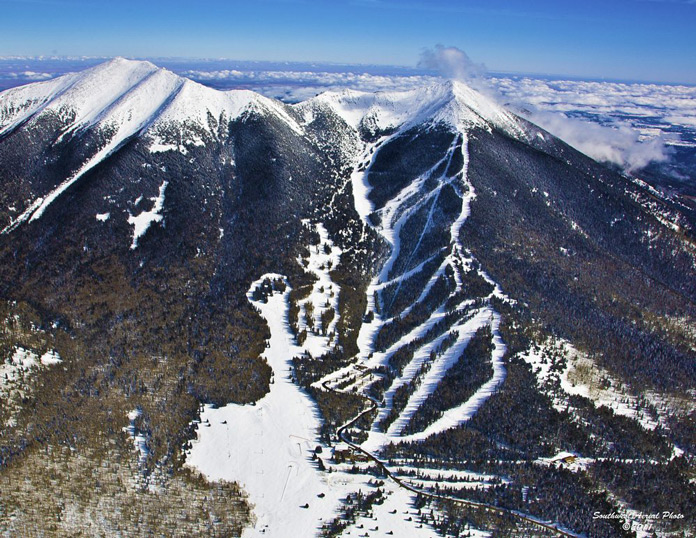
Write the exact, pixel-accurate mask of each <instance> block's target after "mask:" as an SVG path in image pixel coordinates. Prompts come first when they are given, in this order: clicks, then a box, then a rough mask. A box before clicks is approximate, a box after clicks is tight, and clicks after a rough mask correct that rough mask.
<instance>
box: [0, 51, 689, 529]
mask: <svg viewBox="0 0 696 538" xmlns="http://www.w3.org/2000/svg"><path fill="white" fill-rule="evenodd" d="M0 178H2V188H1V189H0V228H1V230H2V231H1V233H0V291H1V293H2V299H3V302H2V306H1V307H0V308H1V309H2V319H3V320H4V324H3V326H2V331H1V333H0V335H1V336H0V350H2V354H3V356H2V357H0V360H2V361H4V362H2V364H1V365H0V372H3V373H4V380H0V395H1V396H2V398H3V406H2V409H0V421H1V422H2V424H3V427H2V428H3V429H2V433H1V434H0V450H1V451H2V452H1V454H2V460H1V462H0V465H1V467H0V480H2V482H3V487H2V488H0V489H1V490H2V492H3V493H2V494H0V495H1V496H2V497H1V498H2V503H3V506H5V507H6V509H4V510H3V511H2V512H1V513H0V526H1V527H2V528H3V529H6V530H7V532H9V533H13V532H19V530H21V529H26V528H27V527H30V528H33V529H36V530H35V533H36V534H51V533H53V534H56V535H62V534H65V533H75V532H78V531H79V532H83V533H88V534H91V535H112V534H115V533H118V532H123V533H124V535H140V534H147V533H155V534H164V535H170V534H171V535H182V536H190V535H215V536H218V535H219V536H231V535H239V534H240V533H241V532H244V535H245V536H247V535H249V536H251V535H257V534H258V535H271V536H288V535H296V536H314V535H323V536H339V535H340V536H343V535H348V534H349V533H350V534H358V533H360V534H362V533H363V532H366V533H369V535H370V536H382V535H385V536H386V535H389V536H391V535H399V536H421V535H423V536H431V535H433V534H434V533H440V534H442V535H452V534H453V533H459V535H462V534H461V533H466V532H469V533H470V535H476V536H488V535H490V534H491V533H492V534H493V535H496V534H500V533H505V532H508V533H512V535H522V534H523V533H531V534H533V535H557V534H558V533H561V534H565V535H576V534H584V535H587V536H623V535H626V534H625V531H624V530H623V528H622V525H623V524H624V523H625V522H624V521H621V520H617V519H611V518H607V519H602V518H594V517H593V514H594V513H611V512H612V511H625V510H628V509H631V510H638V511H641V512H644V513H654V512H662V511H663V510H670V511H672V512H674V513H683V514H684V518H674V519H669V520H667V521H661V522H659V523H656V525H657V526H656V528H655V530H657V531H658V532H659V533H667V532H671V531H673V530H675V529H688V528H690V526H691V525H693V523H694V522H693V514H691V513H689V511H688V510H687V507H688V506H689V505H690V503H691V504H692V501H693V499H694V494H695V492H694V485H693V481H692V480H691V481H690V476H691V474H692V473H693V455H694V454H695V453H696V441H695V439H694V428H693V420H694V413H695V411H694V405H693V387H694V383H695V382H696V368H695V366H694V355H695V353H696V341H695V334H694V331H693V327H694V320H695V319H696V311H695V309H694V299H695V298H696V287H695V283H696V279H694V257H695V255H696V248H695V244H694V231H693V223H691V222H690V219H689V215H688V214H686V213H684V212H683V211H682V210H683V208H681V207H680V206H679V205H678V203H677V202H675V201H670V200H665V199H662V198H661V197H660V195H659V193H657V192H656V191H654V190H652V189H651V188H650V187H649V186H648V185H647V184H645V183H644V182H642V181H640V180H639V179H638V178H628V177H624V176H622V175H619V174H617V173H616V172H614V171H612V170H609V169H607V168H605V167H603V166H601V165H600V164H598V163H596V162H594V161H592V160H591V159H589V158H587V157H585V156H584V155H582V154H580V153H578V152H577V151H575V150H573V149H572V148H570V147H569V146H567V145H566V144H564V143H563V142H562V141H561V140H558V139H556V138H554V137H553V136H551V135H550V134H548V133H547V132H545V131H543V130H542V129H540V128H538V127H537V126H535V125H533V124H531V123H529V122H527V121H525V120H523V119H521V118H519V117H517V116H516V115H514V114H512V113H510V112H509V111H507V110H506V109H504V108H503V107H501V106H500V105H498V104H496V103H495V102H494V101H493V100H491V99H490V98H488V97H486V96H484V95H482V94H481V93H479V92H477V91H475V90H473V89H471V88H469V87H468V86H466V85H464V84H462V83H459V82H443V83H442V84H438V85H434V86H430V87H425V88H421V89H418V90H413V91H409V92H400V93H380V94H367V93H360V92H354V91H344V92H340V93H326V94H322V95H319V96H317V97H315V98H313V99H310V100H308V101H305V102H302V103H299V104H297V105H292V106H288V105H284V104H282V103H280V102H277V101H273V100H271V99H268V98H265V97H262V96H260V95H257V94H255V93H253V92H249V91H228V92H220V91H216V90H213V89H211V88H208V87H205V86H202V85H200V84H197V83H194V82H192V81H190V80H186V79H183V78H181V77H178V76H176V75H174V74H173V73H171V72H169V71H166V70H164V69H160V68H158V67H156V66H155V65H153V64H150V63H147V62H134V61H128V60H124V59H115V60H112V61H110V62H107V63H105V64H102V65H99V66H96V67H94V68H92V69H89V70H86V71H83V72H80V73H75V74H70V75H66V76H63V77H60V78H57V79H54V80H51V81H47V82H40V83H36V84H31V85H28V86H24V87H19V88H14V89H11V90H8V91H6V92H3V93H0ZM39 357H41V359H39ZM44 357H49V358H50V359H51V360H46V361H44ZM252 404H253V405H252ZM354 419H355V420H354ZM646 469H648V470H646ZM49 476H50V477H52V478H51V479H50V480H46V477H49ZM95 483H97V484H98V486H95ZM7 485H12V487H4V486H7ZM665 491H671V492H675V491H678V492H679V493H678V494H674V495H672V496H671V497H670V498H669V499H666V498H665V497H664V493H661V492H665ZM641 492H645V493H641ZM39 499H42V500H43V501H42V502H39ZM46 499H48V500H46ZM61 499H70V503H67V501H66V502H63V501H62V500H61ZM448 499H449V500H448ZM413 503H415V504H413ZM182 506H184V507H183V508H182ZM680 510H681V512H680ZM404 512H407V513H408V514H409V515H406V514H405V513H404ZM136 522H139V523H138V524H136ZM244 528H245V529H246V530H244V531H243V530H242V529H244ZM629 528H630V522H629ZM362 529H364V531H363V530H362ZM448 533H449V534H448Z"/></svg>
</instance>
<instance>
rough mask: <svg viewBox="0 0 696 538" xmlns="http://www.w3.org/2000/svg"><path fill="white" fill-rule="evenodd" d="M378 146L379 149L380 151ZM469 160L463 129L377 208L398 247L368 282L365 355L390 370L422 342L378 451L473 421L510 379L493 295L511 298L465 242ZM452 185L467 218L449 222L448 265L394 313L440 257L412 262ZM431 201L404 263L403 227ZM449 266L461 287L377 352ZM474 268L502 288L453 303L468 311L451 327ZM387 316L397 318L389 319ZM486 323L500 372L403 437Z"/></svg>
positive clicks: (376, 440) (393, 388) (397, 384)
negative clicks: (385, 298)
mask: <svg viewBox="0 0 696 538" xmlns="http://www.w3.org/2000/svg"><path fill="white" fill-rule="evenodd" d="M392 136H394V135H392ZM390 138H391V137H390ZM376 147H377V146H374V147H373V148H376ZM457 151H461V157H462V167H461V169H458V170H454V171H452V170H451V165H452V163H453V160H454V156H455V152H457ZM377 153H378V150H377V151H375V153H374V154H373V155H372V156H371V162H370V166H371V165H372V163H374V162H375V158H376V155H377ZM468 164H469V155H468V139H467V134H466V132H464V131H461V132H459V133H457V135H456V136H455V137H454V140H453V141H452V143H451V145H450V147H449V149H448V150H447V152H446V154H445V155H444V156H443V158H442V159H440V160H439V161H438V162H437V164H436V165H435V166H433V167H432V168H431V169H430V170H428V171H427V172H426V173H424V174H421V175H419V176H418V177H416V178H414V179H413V181H411V182H410V183H409V184H408V185H407V186H406V187H404V188H403V189H401V191H399V192H398V193H397V194H396V195H395V196H394V197H393V198H392V199H391V200H389V201H387V202H386V203H385V204H384V206H383V207H382V208H380V209H378V210H377V211H378V212H379V214H380V216H381V221H380V224H379V225H378V226H375V229H376V230H377V231H378V232H379V233H380V235H382V237H384V239H385V240H386V241H387V242H388V243H389V244H390V245H391V247H392V249H391V252H390V256H389V258H388V259H387V260H386V261H385V263H384V265H383V266H382V268H381V270H380V271H379V272H378V274H377V276H376V277H375V278H373V280H372V282H371V283H370V285H369V286H368V290H367V302H368V307H367V312H368V313H369V312H372V314H374V315H373V316H371V317H370V319H371V321H370V322H364V323H363V324H362V326H361V328H360V332H359V336H358V347H359V349H360V353H359V355H358V358H359V360H361V361H362V363H363V364H364V365H365V366H367V367H368V368H371V369H377V368H380V367H382V368H384V367H386V368H389V363H390V359H391V357H392V356H393V355H394V354H395V353H396V352H397V351H399V350H400V349H402V348H403V347H404V346H409V345H411V346H412V345H414V343H416V346H417V347H416V348H415V349H414V350H413V353H412V356H411V357H410V360H409V362H408V363H407V364H406V365H405V366H404V367H403V370H402V371H401V372H400V373H399V374H398V375H397V376H396V377H395V378H394V379H393V380H392V382H391V385H390V386H389V387H388V388H387V390H386V391H385V393H384V397H383V398H384V399H383V404H382V407H381V408H380V409H379V413H377V416H376V418H375V420H374V422H373V424H372V427H371V429H370V432H369V437H368V440H367V441H366V442H365V443H364V445H363V446H365V447H369V449H370V450H379V449H380V448H381V447H383V446H384V445H385V444H387V443H401V442H406V441H419V440H422V439H425V438H427V437H428V436H430V435H434V434H437V433H440V432H443V431H446V430H447V429H450V428H453V427H456V426H458V425H459V424H462V423H464V422H466V421H467V420H469V419H470V418H471V417H472V416H473V415H474V414H475V413H476V411H477V410H478V409H479V408H480V407H481V406H482V405H483V403H484V402H485V401H486V400H487V399H488V398H489V397H490V396H491V395H492V394H494V393H495V391H496V390H497V389H498V388H499V387H500V385H501V384H502V383H503V382H504V380H505V375H506V370H505V365H504V362H503V356H504V354H505V349H506V348H505V345H504V343H503V341H502V338H501V336H500V332H499V326H500V315H499V314H498V313H497V312H496V311H495V309H494V308H493V306H492V305H491V303H490V301H491V299H492V298H493V297H499V298H503V299H505V300H507V298H506V297H505V295H504V294H503V293H502V290H501V289H500V287H499V286H498V285H497V283H495V282H494V281H493V280H492V279H491V278H490V277H489V276H488V275H487V274H486V273H485V272H484V271H483V270H481V269H479V264H477V263H476V262H475V260H474V258H473V256H472V255H471V253H470V252H468V251H467V249H466V248H465V247H464V246H463V245H462V243H461V241H460V235H461V230H462V227H463V226H464V223H465V222H466V219H467V218H468V217H469V214H470V206H471V202H472V201H473V200H474V199H475V196H476V194H475V191H474V188H473V185H471V183H470V182H469V180H468V176H467V173H468ZM441 166H444V171H443V172H441V173H439V174H438V177H434V174H435V172H436V171H437V170H438V168H439V167H441ZM368 173H369V167H367V168H366V169H365V170H364V171H363V172H362V181H363V182H364V184H366V183H367V177H368ZM428 180H431V181H432V180H435V181H436V184H435V185H434V186H433V187H432V188H430V189H429V190H428V191H427V192H423V191H422V189H423V188H424V187H425V185H426V182H427V181H428ZM446 185H451V186H452V187H453V188H454V192H455V193H456V194H457V196H459V198H461V209H460V211H459V215H458V216H457V217H456V218H455V219H454V220H453V222H451V224H449V244H450V251H449V252H448V253H447V254H446V255H445V256H444V257H443V259H442V262H441V263H440V264H439V265H438V266H437V268H436V269H435V270H434V271H432V272H430V271H431V269H428V272H429V273H430V276H429V278H428V279H427V281H426V282H425V284H424V285H423V288H422V289H421V290H420V294H419V295H418V297H417V298H416V299H415V300H414V301H412V302H411V303H410V304H409V305H407V306H405V307H403V308H402V309H401V310H400V311H399V312H392V311H391V309H392V307H393V305H394V304H395V300H396V298H397V296H398V294H399V293H400V291H401V288H402V285H403V284H404V283H405V282H406V281H407V280H408V279H409V278H411V277H413V276H414V275H416V274H418V275H421V274H422V272H423V271H424V270H425V268H426V265H427V264H428V263H430V262H432V260H433V259H434V257H433V256H430V257H429V258H428V259H427V260H425V261H422V262H420V263H419V264H418V265H416V266H415V267H413V268H412V267H410V265H411V263H412V261H413V260H414V259H415V258H417V253H418V251H419V249H420V247H421V245H422V243H423V241H424V238H425V236H426V235H427V234H428V232H429V231H430V230H431V228H432V224H433V218H434V214H435V211H436V208H437V207H438V201H439V197H440V194H441V192H442V188H443V187H444V186H446ZM364 186H365V185H364ZM369 188H370V187H369V185H366V186H365V190H364V191H363V195H364V196H365V197H366V196H367V193H368V192H369ZM354 196H356V207H357V206H358V205H361V206H362V207H363V208H364V207H365V203H364V201H363V202H359V200H358V199H357V197H358V196H359V193H355V191H354ZM426 204H427V205H428V206H429V207H428V213H427V217H426V219H425V223H424V225H423V228H422V229H421V230H420V234H419V236H418V238H417V240H416V241H415V244H414V246H413V248H412V250H411V251H410V252H409V253H408V257H407V259H406V260H405V262H403V263H402V261H400V260H399V259H400V258H401V257H402V256H404V253H403V252H402V245H401V237H400V236H401V233H402V229H403V227H404V226H405V225H406V224H407V223H408V222H410V219H412V218H413V217H414V216H415V215H416V213H417V212H418V211H420V210H421V209H422V208H423V207H426ZM370 207H371V206H370ZM442 254H444V253H441V254H438V256H439V255H442ZM397 260H399V267H400V268H401V270H400V272H395V269H394V268H395V264H396V263H397ZM448 268H449V269H451V270H452V274H453V277H454V281H455V285H456V287H455V290H454V291H453V292H451V293H449V295H448V297H447V298H446V300H445V301H444V302H441V304H440V305H439V307H437V308H436V309H435V310H434V311H433V312H432V313H431V314H430V316H428V318H427V319H426V320H424V321H422V322H420V323H418V325H417V326H415V327H413V328H410V330H408V331H406V334H404V335H400V337H399V338H398V339H397V341H396V342H394V343H393V344H391V345H389V346H388V347H387V349H386V350H384V351H377V350H376V339H377V336H378V334H379V331H380V329H381V328H382V327H384V326H385V324H387V323H390V322H392V321H393V320H395V319H396V318H397V317H399V318H401V319H404V317H405V316H407V315H409V314H410V313H411V312H412V311H413V309H414V308H415V307H416V306H417V305H419V304H421V303H423V301H425V300H426V298H427V297H428V295H429V294H430V293H431V291H432V290H433V288H434V287H435V285H436V283H437V282H438V279H440V278H442V277H443V276H444V275H445V274H448V273H447V271H448ZM471 269H474V270H476V272H477V275H478V277H480V278H482V279H483V280H485V281H486V282H488V283H490V284H491V285H493V287H494V291H493V292H492V293H491V294H490V295H489V296H488V297H479V298H476V297H462V300H460V301H459V302H458V304H457V305H456V306H455V307H450V309H449V310H450V312H455V311H458V312H460V315H459V316H458V317H457V316H455V317H454V321H453V322H452V323H451V324H450V323H447V324H445V325H442V324H440V325H438V324H439V323H440V322H441V321H443V320H444V319H451V318H448V317H447V312H446V310H445V305H446V304H447V302H448V301H450V300H451V299H452V298H453V297H455V296H456V295H457V294H460V293H462V292H464V291H465V285H464V282H463V280H462V279H463V275H464V273H463V272H464V271H467V270H471ZM394 284H396V289H395V290H394V292H393V295H392V296H391V297H390V299H389V303H388V305H386V308H384V309H380V307H381V306H382V304H381V301H382V299H381V292H382V291H384V290H386V289H387V288H388V287H389V286H392V285H394ZM476 301H480V302H481V304H479V305H478V308H477V309H476V310H474V311H473V312H468V311H467V309H469V308H471V307H472V306H473V304H474V303H475V302H476ZM380 312H383V314H380ZM387 313H388V315H389V317H386V314H387ZM440 326H442V329H440ZM485 326H489V327H490V329H491V334H492V335H493V351H492V352H491V354H490V361H491V362H490V364H491V365H492V368H493V375H492V377H490V379H488V380H487V381H486V382H485V383H484V384H483V385H481V386H480V387H478V389H477V390H476V391H475V393H474V394H473V395H472V396H471V397H470V398H468V399H467V400H466V401H465V402H462V403H461V404H460V405H457V406H455V407H453V408H451V409H447V410H446V411H445V412H444V413H443V414H442V416H441V417H440V418H439V419H437V420H435V421H434V422H432V423H431V424H429V425H428V426H426V427H425V428H424V429H423V431H420V432H416V433H412V434H409V435H402V432H403V431H404V429H405V428H406V426H407V425H408V424H409V422H410V420H411V418H412V417H413V416H414V414H415V413H416V412H417V411H418V410H419V409H420V407H421V406H422V405H423V403H424V402H425V401H426V400H427V398H428V397H429V396H430V395H431V394H432V393H433V392H434V391H435V390H436V389H437V387H438V385H439V384H440V382H441V381H442V379H443V378H444V376H445V375H446V374H447V372H448V371H449V370H450V369H451V368H452V367H453V366H454V365H455V364H456V363H457V361H458V360H459V358H460V357H461V356H462V354H463V353H466V348H467V346H468V345H469V342H470V341H471V338H472V337H473V335H474V334H475V333H476V331H477V330H478V329H480V328H482V327H485ZM435 327H437V330H436V331H433V329H434V328H435ZM453 332H456V333H457V338H456V340H455V342H454V343H453V344H452V345H451V346H450V347H449V348H448V349H447V350H446V351H444V352H443V353H442V354H441V355H440V356H437V358H435V359H434V360H433V361H432V362H431V363H428V365H427V367H426V368H427V369H425V370H424V365H425V364H426V362H427V361H429V360H430V359H431V353H432V352H434V351H437V350H438V349H439V348H440V346H441V344H442V342H443V341H444V340H445V339H446V338H447V337H448V336H449V335H450V334H452V333H453ZM397 336H399V335H397ZM426 336H427V338H426ZM481 367H483V365H481ZM416 381H417V382H416ZM416 385H417V386H416ZM404 386H411V387H412V391H411V392H410V394H408V396H407V401H406V405H405V407H404V408H403V409H400V410H399V411H398V413H397V414H396V417H395V418H394V419H393V422H391V424H389V425H388V426H387V431H386V432H383V431H381V426H380V425H381V424H382V423H383V422H384V421H385V420H386V419H388V418H389V417H390V416H391V417H393V416H394V415H393V409H394V396H395V394H396V392H397V390H399V389H400V388H402V387H404ZM409 390H410V389H409Z"/></svg>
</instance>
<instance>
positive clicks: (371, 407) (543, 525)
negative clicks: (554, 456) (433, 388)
mask: <svg viewBox="0 0 696 538" xmlns="http://www.w3.org/2000/svg"><path fill="white" fill-rule="evenodd" d="M328 384H329V382H328V381H325V382H323V383H322V387H324V389H325V390H327V391H331V392H336V393H341V392H342V391H340V390H336V389H334V388H332V387H330V386H329V385H328ZM353 394H354V393H353ZM358 396H360V397H361V398H362V399H363V400H365V402H366V403H368V407H367V409H365V410H363V411H361V412H360V413H358V414H357V415H356V416H355V417H353V418H352V419H351V420H349V421H348V422H346V423H345V424H344V425H343V426H340V427H339V428H338V429H337V430H336V433H337V435H338V437H339V438H340V439H341V440H342V441H343V442H344V443H346V444H347V445H348V446H349V447H350V448H351V449H352V450H354V451H355V452H359V453H361V454H364V455H365V456H366V457H367V458H368V459H369V460H370V461H373V462H374V463H375V464H376V465H377V466H378V467H379V468H380V469H381V470H382V472H383V473H384V474H385V476H387V477H388V478H389V479H390V480H392V481H393V482H394V483H395V484H397V485H398V486H399V487H402V488H404V489H406V490H408V491H410V492H412V493H416V494H418V495H421V496H423V497H426V498H428V499H433V500H441V501H448V502H453V503H456V504H459V505H462V506H466V507H469V508H475V509H477V510H484V511H486V512H490V513H496V514H499V515H502V516H511V517H513V518H516V519H518V520H520V521H522V522H524V523H526V524H529V525H533V526H535V527H537V528H539V529H542V530H544V531H547V532H551V533H554V534H555V535H556V536H567V537H569V538H581V537H580V535H579V534H575V533H572V532H570V531H567V530H563V529H560V528H558V527H557V526H555V525H553V524H551V523H547V522H544V521H541V520H539V519H537V518H535V517H533V516H529V515H526V514H523V513H520V512H516V511H515V510H509V509H507V508H501V507H499V506H493V505H491V504H486V503H481V502H477V501H467V500H465V499H459V498H457V497H451V496H449V495H440V494H437V493H432V492H429V491H423V490H421V489H418V488H416V487H414V486H412V485H410V484H407V483H406V482H404V481H403V480H401V478H399V477H398V476H396V475H395V474H394V473H393V472H392V471H391V470H390V469H389V468H388V467H387V465H386V464H385V463H384V462H383V461H381V460H380V459H379V458H378V457H377V456H375V455H374V454H372V453H371V452H368V451H367V450H365V449H364V448H362V447H361V446H360V445H358V444H356V443H354V442H352V441H351V440H349V439H348V437H347V435H346V430H347V429H348V428H350V427H352V426H353V425H354V424H355V423H356V422H358V421H359V420H360V419H361V418H363V417H364V416H365V415H367V414H369V413H372V412H373V411H375V410H376V409H377V407H378V405H379V402H377V401H376V400H374V399H372V398H370V397H368V396H365V395H362V394H358Z"/></svg>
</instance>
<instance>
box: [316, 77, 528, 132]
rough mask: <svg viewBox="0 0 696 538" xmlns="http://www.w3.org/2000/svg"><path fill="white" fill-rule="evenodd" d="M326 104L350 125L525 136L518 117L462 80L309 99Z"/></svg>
mask: <svg viewBox="0 0 696 538" xmlns="http://www.w3.org/2000/svg"><path fill="white" fill-rule="evenodd" d="M310 102H313V103H315V104H319V105H320V106H321V105H323V106H329V107H330V108H332V109H333V110H334V112H336V113H337V114H338V115H339V116H341V117H342V118H343V119H344V120H345V121H346V122H347V123H348V124H349V125H351V126H352V127H353V128H356V129H357V128H358V127H359V126H360V124H361V123H362V122H363V121H370V122H373V123H375V124H376V126H377V127H378V128H379V129H381V130H392V129H395V128H399V129H404V128H408V127H410V126H412V125H417V124H421V123H428V122H430V123H445V124H448V125H450V126H452V127H453V128H454V129H456V130H458V131H463V130H467V129H469V128H471V127H482V128H485V129H487V130H490V129H493V128H497V129H500V130H502V131H504V132H506V133H507V134H510V135H511V136H514V137H518V138H519V137H521V138H523V139H526V138H527V137H526V135H525V129H524V128H523V127H522V124H521V123H520V121H519V118H517V116H515V115H514V114H512V113H511V112H509V111H507V110H506V109H505V108H504V107H503V106H501V105H499V104H497V103H496V102H495V100H494V99H492V98H490V97H488V96H485V95H484V94H483V93H481V92H480V91H477V90H475V89H474V88H472V87H471V86H469V85H467V84H466V83H464V82H461V81H455V80H444V81H442V82H438V83H435V84H431V85H428V86H424V87H421V88H416V89H414V90H407V91H398V92H377V93H366V92H358V91H353V90H343V91H340V92H326V93H324V94H321V95H319V96H317V97H315V98H314V99H312V100H310Z"/></svg>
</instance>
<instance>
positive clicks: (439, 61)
mask: <svg viewBox="0 0 696 538" xmlns="http://www.w3.org/2000/svg"><path fill="white" fill-rule="evenodd" d="M418 67H420V68H422V69H431V70H433V71H437V72H438V73H440V74H441V75H442V76H444V77H445V78H449V79H454V80H460V81H462V82H473V81H476V80H478V79H481V78H482V77H483V76H484V75H485V74H486V66H485V65H483V64H477V63H475V62H473V61H471V58H469V56H468V55H467V54H466V52H464V51H463V50H461V49H458V48H457V47H445V46H444V45H437V46H435V48H434V49H426V50H424V51H423V52H422V53H421V58H420V61H419V62H418Z"/></svg>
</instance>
